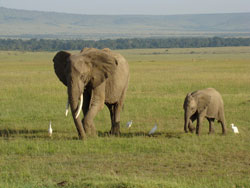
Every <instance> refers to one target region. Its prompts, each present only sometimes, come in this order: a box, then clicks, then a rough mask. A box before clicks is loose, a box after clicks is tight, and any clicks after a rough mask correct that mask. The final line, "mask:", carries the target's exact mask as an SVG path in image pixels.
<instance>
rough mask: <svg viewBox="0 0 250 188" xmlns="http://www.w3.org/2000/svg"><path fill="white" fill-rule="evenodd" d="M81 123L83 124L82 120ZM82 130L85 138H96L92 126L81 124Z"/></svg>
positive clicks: (93, 126)
mask: <svg viewBox="0 0 250 188" xmlns="http://www.w3.org/2000/svg"><path fill="white" fill-rule="evenodd" d="M82 122H84V120H82ZM83 128H84V130H85V133H86V135H87V137H96V136H97V133H96V129H95V125H94V124H92V125H89V124H88V123H83Z"/></svg>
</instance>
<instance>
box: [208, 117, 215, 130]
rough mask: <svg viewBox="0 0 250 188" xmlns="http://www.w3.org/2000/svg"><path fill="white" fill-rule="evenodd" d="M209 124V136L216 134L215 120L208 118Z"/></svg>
mask: <svg viewBox="0 0 250 188" xmlns="http://www.w3.org/2000/svg"><path fill="white" fill-rule="evenodd" d="M207 120H208V122H209V134H213V133H214V118H207Z"/></svg>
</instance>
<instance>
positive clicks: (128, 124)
mask: <svg viewBox="0 0 250 188" xmlns="http://www.w3.org/2000/svg"><path fill="white" fill-rule="evenodd" d="M132 123H133V121H132V120H131V121H129V122H128V123H127V128H130V127H131V126H132Z"/></svg>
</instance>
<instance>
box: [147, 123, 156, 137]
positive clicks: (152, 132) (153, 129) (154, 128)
mask: <svg viewBox="0 0 250 188" xmlns="http://www.w3.org/2000/svg"><path fill="white" fill-rule="evenodd" d="M156 129H157V124H155V126H154V127H153V128H152V129H151V130H150V131H149V133H148V134H149V135H152V134H154V133H155V131H156Z"/></svg>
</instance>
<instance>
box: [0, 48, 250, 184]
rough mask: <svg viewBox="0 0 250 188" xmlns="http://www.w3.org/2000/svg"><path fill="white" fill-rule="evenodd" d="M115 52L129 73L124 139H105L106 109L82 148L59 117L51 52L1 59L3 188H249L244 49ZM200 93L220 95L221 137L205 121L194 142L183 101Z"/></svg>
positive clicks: (68, 122) (61, 98)
mask: <svg viewBox="0 0 250 188" xmlns="http://www.w3.org/2000/svg"><path fill="white" fill-rule="evenodd" d="M119 52H120V53H122V54H123V55H124V56H125V57H126V59H127V60H128V61H129V64H130V73H131V79H130V83H129V89H128V92H127V98H126V101H125V107H124V110H123V112H122V114H121V132H122V134H121V136H120V137H110V136H108V134H107V131H109V130H110V119H109V112H108V110H107V108H106V107H105V108H104V109H103V110H102V111H101V112H100V113H99V114H98V115H97V117H96V118H95V125H96V129H97V130H98V135H99V137H98V138H89V139H88V140H86V141H79V140H77V139H76V138H77V133H76V130H75V127H74V123H73V120H72V117H67V118H66V117H65V116H64V109H65V105H66V99H67V94H66V88H65V87H64V86H63V85H62V84H61V83H60V82H59V80H58V79H57V77H56V75H55V74H54V70H53V64H52V58H53V56H54V55H55V52H53V53H52V52H0V96H1V97H0V187H7V188H8V187H58V185H57V183H59V182H62V181H66V184H65V187H95V188H97V187H98V188H99V187H109V188H116V187H117V188H118V187H119V188H126V187H128V188H137V187H139V188H144V187H146V188H147V187H148V188H151V187H171V188H172V187H181V188H189V187H190V188H193V187H194V188H196V187H197V188H200V187H202V188H206V187H209V188H210V187H211V188H212V187H223V188H224V187H233V188H240V187H242V188H243V187H244V188H247V187H250V137H249V135H250V115H249V114H250V87H249V86H250V74H249V70H250V63H249V62H250V47H234V48H200V49H168V50H166V49H144V50H123V51H119ZM206 87H214V88H216V89H217V90H218V91H219V92H220V93H221V94H222V97H223V99H224V103H225V115H226V121H227V128H228V134H227V135H226V136H222V135H221V127H220V125H219V124H218V123H216V124H215V131H216V133H215V135H208V134H207V133H208V123H207V122H204V123H203V126H202V129H201V131H202V135H201V136H200V137H197V136H196V135H194V134H185V133H184V131H183V124H184V120H183V109H182V105H183V101H184V98H185V96H186V94H187V93H188V92H190V91H194V90H197V89H202V88H206ZM131 119H132V120H133V125H132V127H131V129H129V130H128V129H127V128H126V122H127V121H129V120H131ZM49 121H52V126H53V129H54V134H53V137H52V138H49V137H48V134H47V129H48V125H49ZM155 122H157V124H158V129H157V132H156V134H155V135H154V136H151V137H149V136H147V133H148V131H149V130H150V129H151V128H152V127H153V125H154V123H155ZM230 123H234V124H235V125H236V126H237V127H238V128H239V131H240V134H239V135H234V134H233V133H232V131H231V128H230Z"/></svg>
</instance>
